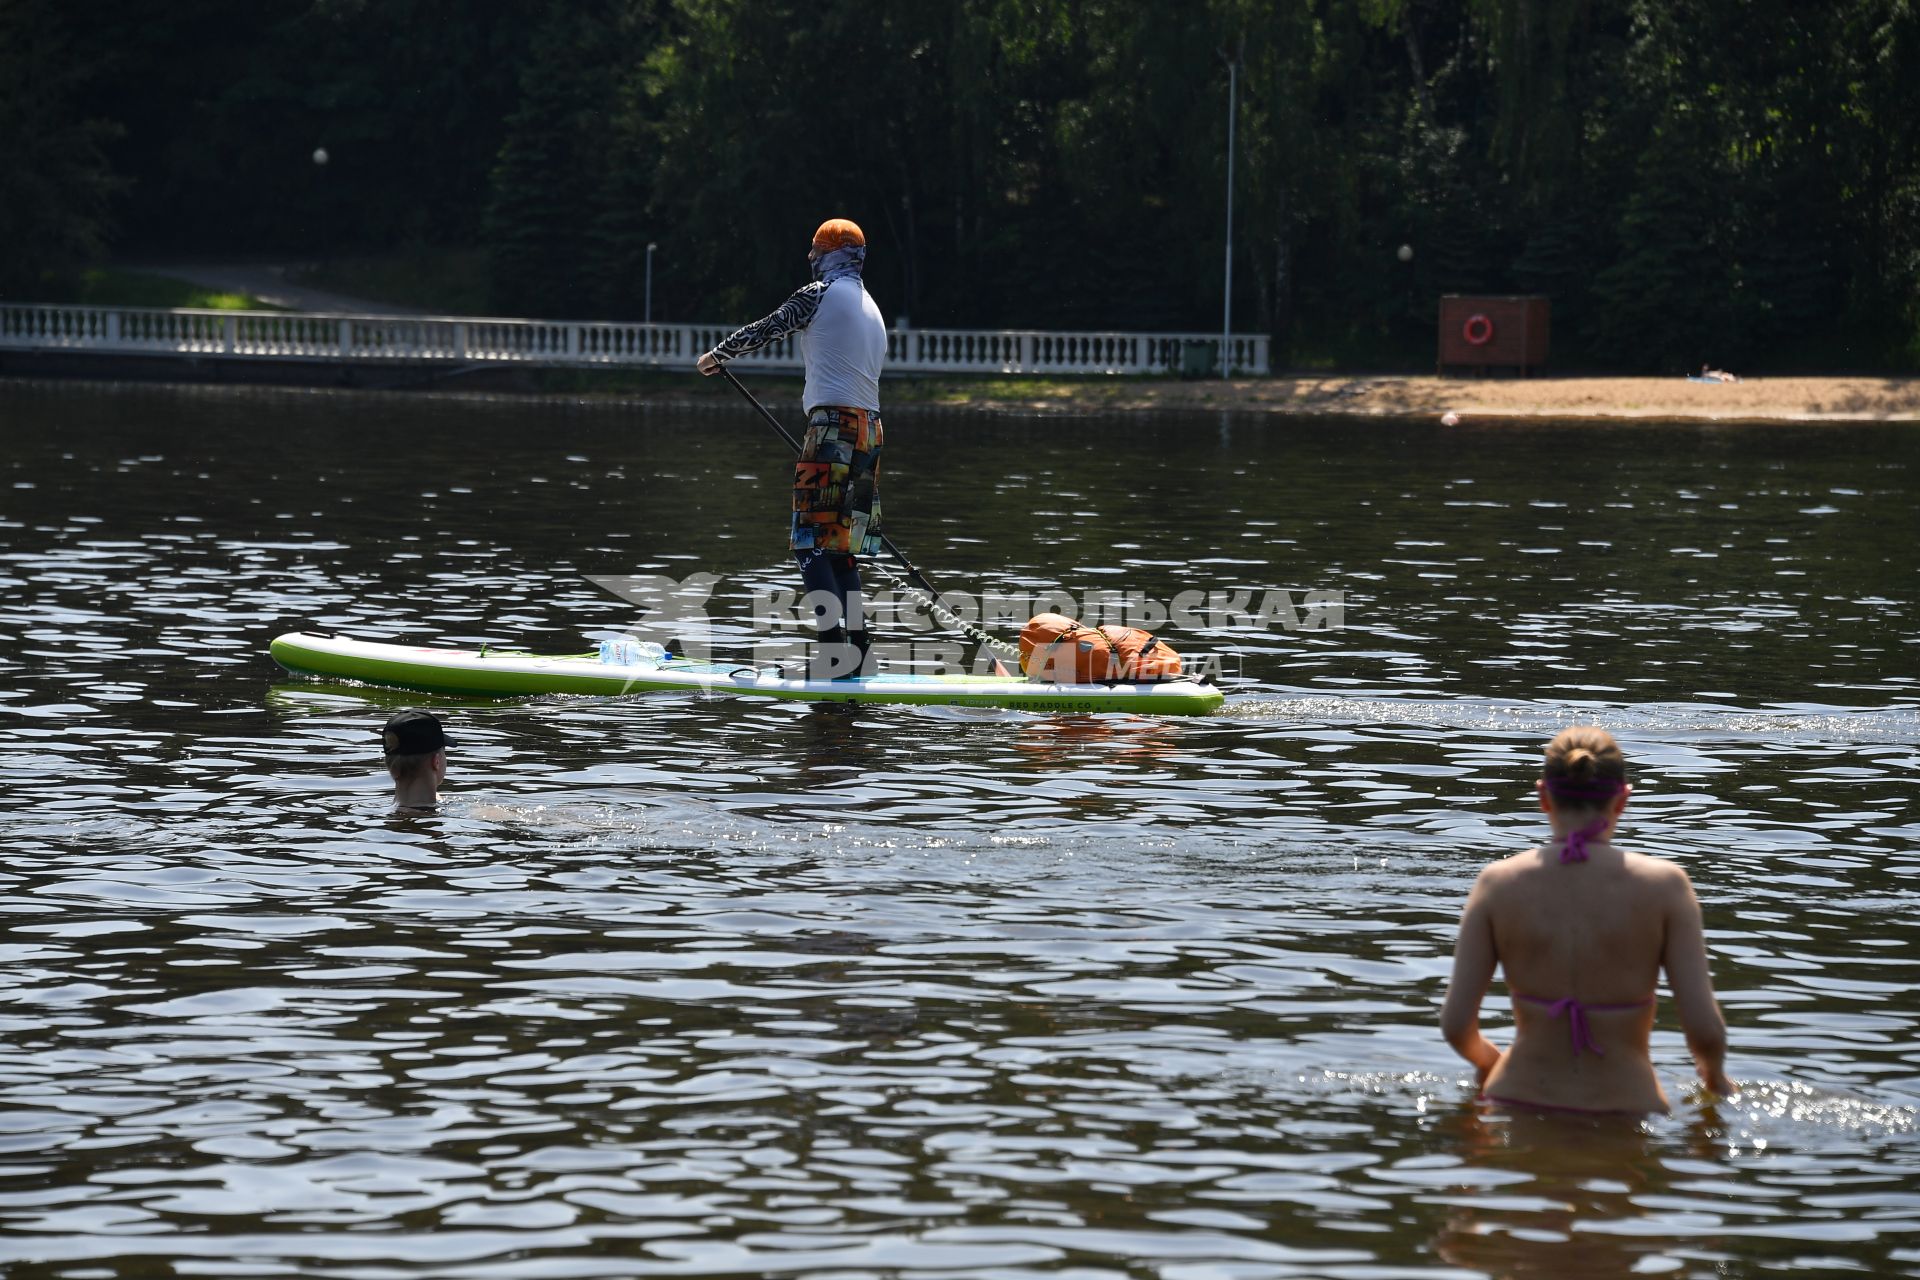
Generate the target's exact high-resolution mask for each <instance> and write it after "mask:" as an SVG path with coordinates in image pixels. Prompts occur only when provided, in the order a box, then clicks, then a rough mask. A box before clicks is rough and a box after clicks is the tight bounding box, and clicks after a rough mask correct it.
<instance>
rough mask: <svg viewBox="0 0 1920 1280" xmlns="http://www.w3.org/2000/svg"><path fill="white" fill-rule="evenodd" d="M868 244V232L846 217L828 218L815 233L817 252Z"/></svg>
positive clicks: (814, 244) (828, 251)
mask: <svg viewBox="0 0 1920 1280" xmlns="http://www.w3.org/2000/svg"><path fill="white" fill-rule="evenodd" d="M866 245H867V237H866V233H864V232H863V231H861V230H860V228H859V226H858V225H857V224H856V223H854V222H851V221H849V220H848V219H846V218H828V219H827V220H826V221H825V222H823V223H821V224H820V229H819V230H818V231H816V232H814V233H813V248H814V252H816V253H831V252H832V251H833V250H835V249H850V248H856V247H857V248H862V249H864V248H865V247H866Z"/></svg>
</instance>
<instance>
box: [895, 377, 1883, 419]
mask: <svg viewBox="0 0 1920 1280" xmlns="http://www.w3.org/2000/svg"><path fill="white" fill-rule="evenodd" d="M888 392H889V394H890V396H891V398H892V399H893V400H895V401H901V402H918V403H932V404H954V405H965V406H966V407H969V408H994V409H1013V410H1027V411H1040V412H1063V413H1086V412H1090V411H1108V410H1125V409H1227V410H1232V411H1235V412H1243V413H1297V414H1315V415H1322V414H1340V415H1353V416H1355V417H1363V418H1398V419H1406V418H1436V419H1437V418H1440V417H1442V416H1443V415H1445V414H1447V413H1454V414H1457V415H1459V417H1460V420H1461V421H1462V422H1472V421H1476V420H1477V421H1486V420H1489V419H1496V420H1497V419H1552V420H1556V421H1569V420H1585V419H1591V420H1594V421H1602V422H1603V421H1611V420H1617V419H1647V418H1651V419H1661V420H1672V421H1704V422H1728V423H1737V422H1894V421H1907V422H1912V421H1920V378H1886V377H1879V378H1875V377H1812V378H1743V379H1742V380H1741V381H1739V382H1730V383H1703V382H1690V381H1688V380H1687V379H1685V378H1681V377H1670V378H1500V379H1493V378H1439V377H1430V376H1429V377H1401V376H1341V375H1329V376H1308V377H1300V376H1295V377H1279V378H1249V379H1237V380H1235V381H1233V382H1230V383H1222V382H1219V381H1196V382H1175V381H1166V382H1158V381H1152V382H1150V381H1143V380H1135V379H1126V380H1120V379H1115V380H1110V381H1100V380H1084V379H1064V378H1062V379H1051V380H1039V379H1017V380H1016V379H1009V380H1006V381H1004V382H1001V381H995V380H992V379H984V380H978V381H975V382H971V383H969V382H965V381H961V380H957V379H955V380H946V379H942V380H939V381H937V382H935V381H927V382H923V383H920V384H918V385H916V384H915V383H914V381H912V380H910V379H890V380H889V382H888Z"/></svg>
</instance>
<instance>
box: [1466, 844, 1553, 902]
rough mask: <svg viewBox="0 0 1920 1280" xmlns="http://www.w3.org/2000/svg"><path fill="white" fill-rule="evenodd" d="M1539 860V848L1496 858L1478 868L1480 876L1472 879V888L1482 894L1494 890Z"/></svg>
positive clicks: (1508, 882) (1536, 863)
mask: <svg viewBox="0 0 1920 1280" xmlns="http://www.w3.org/2000/svg"><path fill="white" fill-rule="evenodd" d="M1539 862H1540V850H1538V849H1528V850H1526V851H1525V852H1524V853H1514V854H1509V855H1507V856H1506V857H1504V858H1496V859H1495V860H1494V861H1492V862H1489V863H1488V864H1487V865H1486V866H1484V867H1482V868H1480V877H1479V879H1477V880H1475V881H1474V888H1475V889H1476V890H1477V891H1479V892H1480V893H1482V894H1485V893H1492V892H1496V891H1498V890H1500V889H1502V888H1504V887H1505V886H1507V885H1510V884H1512V883H1513V882H1514V880H1515V879H1516V878H1517V877H1519V876H1521V875H1524V874H1525V873H1526V871H1527V869H1528V868H1529V867H1533V866H1537V865H1539Z"/></svg>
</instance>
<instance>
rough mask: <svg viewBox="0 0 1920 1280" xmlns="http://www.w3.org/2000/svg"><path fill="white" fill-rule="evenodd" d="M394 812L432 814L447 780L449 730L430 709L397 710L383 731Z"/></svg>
mask: <svg viewBox="0 0 1920 1280" xmlns="http://www.w3.org/2000/svg"><path fill="white" fill-rule="evenodd" d="M380 745H381V750H382V751H383V753H384V754H385V755H386V758H387V774H388V776H389V777H391V778H392V779H393V810H394V812H395V813H432V812H433V811H434V809H435V808H436V807H437V806H438V805H439V803H440V784H441V783H442V782H445V781H446V780H447V746H448V745H449V744H448V742H447V732H446V729H445V728H443V727H442V726H441V724H440V718H439V717H438V716H436V715H434V714H433V713H432V712H431V711H417V710H413V709H408V710H406V711H396V712H394V713H393V715H392V716H391V717H390V718H389V719H388V720H387V723H386V726H385V727H384V728H382V729H381V730H380Z"/></svg>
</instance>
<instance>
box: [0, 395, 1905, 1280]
mask: <svg viewBox="0 0 1920 1280" xmlns="http://www.w3.org/2000/svg"><path fill="white" fill-rule="evenodd" d="M789 416H790V417H792V416H795V415H792V414H791V413H789ZM888 425H889V440H888V445H887V449H888V453H887V459H886V483H885V486H884V487H885V490H886V494H887V499H888V505H887V514H888V521H889V527H890V529H891V530H892V532H893V535H894V537H895V539H896V540H897V541H898V542H899V543H900V545H901V546H902V547H904V548H905V549H907V550H908V551H909V552H910V553H912V554H913V555H914V556H915V558H916V560H918V561H919V562H920V563H921V565H922V567H923V568H924V569H926V570H927V572H928V573H929V575H930V576H932V577H933V578H934V579H935V580H936V581H938V582H940V583H941V584H942V585H943V586H952V587H954V588H956V589H960V590H975V591H978V590H983V589H993V590H999V591H1004V592H1019V591H1027V592H1032V591H1037V590H1051V589H1056V588H1057V589H1064V590H1067V591H1070V592H1073V593H1084V592H1087V591H1090V590H1094V589H1099V588H1121V589H1127V590H1135V591H1140V592H1144V593H1146V594H1148V595H1151V596H1155V597H1158V598H1170V597H1171V596H1173V595H1174V594H1175V593H1177V592H1180V591H1186V590H1199V591H1210V592H1224V593H1227V594H1228V595H1231V594H1232V593H1234V592H1236V591H1238V592H1252V593H1256V594H1257V593H1260V592H1264V591H1267V590H1270V589H1277V588H1291V589H1294V590H1296V591H1298V590H1303V589H1325V590H1343V591H1345V592H1346V593H1347V611H1346V626H1345V628H1344V629H1342V630H1330V631H1318V632H1311V631H1295V632H1287V631H1282V630H1275V629H1270V628H1267V627H1262V626H1256V625H1251V624H1247V623H1236V624H1225V623H1222V624H1221V625H1217V626H1202V627H1199V628H1196V629H1186V630H1174V631H1170V632H1168V633H1167V634H1168V637H1169V639H1171V640H1173V641H1174V642H1175V643H1176V644H1177V645H1179V646H1180V647H1181V648H1182V649H1183V650H1185V651H1187V652H1189V653H1192V654H1220V655H1222V656H1223V657H1225V658H1226V659H1227V660H1228V665H1227V671H1228V673H1229V674H1228V675H1227V677H1226V678H1225V683H1226V684H1227V685H1228V686H1229V689H1230V694H1229V699H1228V701H1227V703H1226V705H1225V708H1224V710H1223V711H1222V712H1221V714H1219V715H1218V716H1214V717H1209V718H1205V719H1191V720H1189V719H1164V720H1153V719H1141V718H1133V717H1127V716H1117V715H1116V716H1058V717H1049V716H1034V715H1024V714H1019V713H1012V712H990V711H959V710H950V709H949V710H941V709H915V708H864V709H859V710H852V711H849V710H847V709H844V708H837V709H836V708H815V707H810V706H807V705H789V704H762V703H756V702H751V701H745V700H729V699H710V698H700V697H693V696H680V695H657V694H656V695H642V696H637V697H633V698H627V699H605V700H585V699H566V698H544V699H531V700H519V701H509V702H498V703H484V702H475V701H461V700H447V699H443V700H441V702H440V704H439V709H440V712H441V714H442V715H443V716H444V717H445V718H446V719H447V720H448V722H449V728H450V732H451V733H452V735H453V737H454V740H455V746H454V748H453V751H452V767H451V776H450V778H449V781H448V797H449V799H448V803H447V804H446V805H445V807H444V809H443V811H442V812H441V813H440V814H439V815H438V816H435V817H427V818H396V817H393V816H390V815H389V814H388V812H387V804H386V795H385V791H384V789H383V783H384V778H383V776H382V775H380V774H378V773H377V772H376V770H377V766H378V761H377V759H376V757H375V754H374V746H375V743H374V733H375V730H376V728H377V726H378V724H379V723H380V721H381V720H382V719H383V718H384V717H385V715H386V714H388V712H389V711H390V710H391V709H392V708H393V707H395V706H398V705H406V704H407V701H408V699H407V698H406V696H405V695H396V694H392V693H383V692H380V691H376V690H371V689H362V688H356V687H352V686H343V685H325V684H320V683H315V682H306V681H300V680H295V679H293V678H290V677H288V676H286V675H285V674H284V673H282V672H280V671H279V670H278V669H277V668H276V667H275V666H274V665H273V664H272V662H271V661H270V660H269V659H268V657H267V655H266V645H267V642H268V640H270V639H271V638H272V637H273V636H274V635H275V634H277V633H279V632H281V631H286V630H292V629H296V628H304V629H319V630H329V631H339V632H343V633H347V634H353V635H359V636H364V637H367V638H405V639H408V640H410V641H414V642H419V643H433V642H445V643H473V642H482V641H484V642H488V643H495V644H515V645H524V646H527V647H530V648H535V649H549V650H556V651H577V650H580V649H583V648H587V647H589V646H590V644H591V643H592V640H593V638H594V637H595V636H596V635H597V634H602V633H605V632H607V631H610V630H613V629H617V628H620V627H624V626H626V625H627V624H628V623H629V622H630V621H632V617H631V614H632V606H631V605H629V604H627V603H624V602H622V601H621V600H619V599H618V598H616V597H614V596H613V595H611V594H609V593H607V592H605V591H603V590H601V589H600V588H598V587H596V586H594V585H593V584H592V583H591V582H590V581H588V578H589V577H590V576H593V575H609V574H638V573H649V574H666V575H671V576H676V577H678V576H684V575H687V574H691V573H694V572H701V571H704V572H710V573H713V574H717V575H719V576H720V579H721V585H720V587H719V588H718V589H717V591H716V593H715V597H716V599H717V600H718V601H719V602H720V609H721V612H722V614H723V615H727V616H731V617H733V619H734V621H733V622H731V623H727V622H726V621H725V618H724V617H723V626H722V628H721V632H722V638H721V643H722V645H723V647H724V646H725V645H728V644H739V645H746V644H748V643H750V641H751V635H752V632H751V629H750V628H749V626H748V625H747V621H746V618H745V614H746V611H747V601H748V600H749V599H750V598H751V596H752V594H753V593H754V592H755V591H756V590H762V589H767V588H773V587H780V586H785V585H787V579H788V576H789V575H788V565H787V562H786V558H785V553H784V551H783V541H784V528H783V521H784V515H783V509H784V506H785V502H786V495H785V491H784V487H783V486H784V483H785V474H784V472H785V467H784V465H783V454H782V446H781V445H780V444H779V442H778V441H776V440H774V439H773V438H772V437H771V436H770V435H769V434H768V433H767V432H766V431H765V428H764V427H763V426H761V425H759V424H758V423H757V422H756V421H755V420H754V419H753V418H752V417H751V416H750V415H749V414H747V413H746V412H743V411H741V410H738V409H733V408H719V407H716V408H713V409H706V410H684V409H675V410H667V409H662V408H652V409H649V408H644V407H638V406H632V405H609V404H593V405H586V404H573V403H566V402H560V401H554V400H489V399H483V398H439V397H427V396H404V395H371V394H347V393H329V392H289V391H257V390H242V389H231V388H228V389H221V388H201V389H169V388H157V387H144V388H143V387H108V386H92V385H85V384H78V383H68V384H56V383H21V382H15V383H5V382H0V855H3V856H0V911H4V913H5V919H6V931H5V935H4V940H3V941H0V1001H4V1005H3V1006H0V1272H4V1273H5V1274H6V1275H8V1276H20V1277H36V1278H37V1277H49V1276H69V1277H75V1278H83V1277H121V1276H125V1277H133V1276H153V1275H182V1276H227V1275H243V1276H271V1275H290V1274H298V1275H318V1276H337V1277H365V1278H368V1280H373V1278H385V1277H414V1276H438V1275H459V1276H478V1277H514V1278H520V1277H526V1278H532V1277H574V1276H629V1275H673V1276H760V1275H775V1276H798V1277H819V1278H821V1280H826V1278H829V1277H831V1278H834V1280H841V1278H851V1277H871V1276H900V1277H956V1278H957V1277H994V1278H999V1277H1015V1278H1017V1277H1022V1276H1037V1275H1049V1276H1072V1277H1085V1278H1091V1277H1119V1276H1127V1277H1146V1276H1153V1277H1167V1278H1169V1280H1261V1278H1264V1277H1278V1276H1297V1275H1312V1276H1340V1277H1356V1278H1358V1277H1369V1278H1371V1277H1390V1276H1411V1275H1421V1276H1427V1275H1475V1274H1494V1275H1529V1276H1530V1275H1541V1276H1548V1275H1552V1276H1565V1275H1594V1276H1608V1275H1622V1274H1627V1273H1629V1272H1638V1273H1650V1274H1672V1275H1684V1276H1709V1275H1713V1276H1719V1275H1756V1274H1761V1273H1772V1272H1776V1271H1800V1272H1805V1273H1809V1274H1828V1273H1846V1272H1855V1273H1861V1274H1872V1275H1888V1274H1914V1273H1917V1272H1920V1147H1917V1144H1920V1134H1916V1119H1917V1118H1920V1042H1917V1039H1916V1029H1917V1028H1920V1000H1916V998H1915V996H1914V984H1915V979H1916V977H1917V976H1920V974H1917V973H1916V965H1917V964H1920V961H1916V958H1915V957H1916V954H1917V950H1916V944H1917V943H1920V925H1916V923H1915V921H1916V918H1920V882H1917V880H1916V873H1917V872H1920V801H1917V800H1916V779H1917V778H1920V767H1917V766H1920V608H1917V607H1916V602H1915V590H1916V582H1920V551H1916V542H1915V538H1914V512H1915V510H1916V507H1917V506H1920V432H1915V431H1914V430H1913V428H1911V427H1898V426H1894V427H1836V426H1822V427H1818V428H1808V429H1798V428H1765V429H1753V428H1745V429H1741V428H1711V427H1695V426H1675V425H1659V424H1647V425H1635V426H1615V427H1606V428H1591V427H1588V428H1554V427H1521V426H1509V427H1497V428H1483V429H1473V430H1452V431H1448V430H1445V429H1442V428H1438V427H1427V426H1385V425H1375V424H1367V423H1359V422H1308V421H1284V420H1276V421H1262V420H1258V419H1252V418H1230V417H1222V416H1165V417H1160V416H1136V417H1126V418H1082V419H1060V418H1050V419H1044V420H1042V419H1030V418H1024V417H1014V416H989V415H960V414H943V413H937V412H932V411H910V410H904V409H903V410H901V411H900V412H897V413H895V414H893V415H892V416H891V419H890V421H889V424H888ZM1575 721H1593V722H1597V723H1600V724H1603V725H1605V726H1607V727H1609V728H1611V729H1612V730H1613V731H1614V732H1615V733H1616V734H1618V735H1619V737H1620V738H1621V739H1622V742H1623V744H1624V745H1625V747H1626V750H1627V752H1628V754H1629V757H1630V760H1631V761H1632V766H1633V768H1634V771H1635V774H1636V791H1635V795H1634V799H1633V803H1632V807H1631V808H1630V809H1629V811H1628V815H1627V822H1626V824H1625V825H1624V827H1623V837H1622V839H1623V842H1624V843H1628V844H1629V846H1630V847H1636V848H1639V849H1641V850H1643V851H1647V852H1654V853H1658V854H1661V855H1663V856H1666V857H1669V858H1672V859H1674V860H1675V861H1677V862H1679V863H1680V864H1682V865H1683V866H1685V867H1686V869H1687V870H1688V872H1689V873H1690V874H1691V875H1692V877H1693V879H1694V883H1695V885H1696V887H1697V888H1698V890H1699V893H1700V896H1701V899H1702V901H1703V903H1704V905H1705V910H1706V913H1707V923H1708V928H1709V935H1710V937H1709V940H1710V944H1711V947H1712V951H1713V965H1714V977H1715V981H1716V985H1717V986H1718V989H1719V991H1720V995H1721V999H1722V1004H1723V1006H1724V1008H1725V1010H1726V1012H1727V1017H1728V1021H1729V1023H1730V1024H1731V1034H1732V1041H1733V1052H1732V1055H1731V1058H1730V1061H1729V1069H1730V1073H1731V1074H1732V1075H1733V1076H1734V1077H1735V1078H1736V1079H1737V1080H1738V1081H1740V1082H1741V1084H1742V1086H1743V1089H1744V1092H1743V1094H1742V1096H1741V1097H1740V1099H1739V1100H1738V1101H1735V1102H1731V1103H1721V1104H1718V1105H1712V1104H1707V1103H1703V1101H1702V1100H1701V1099H1700V1098H1699V1096H1698V1095H1697V1094H1696V1093H1695V1092H1694V1091H1693V1089H1692V1088H1691V1085H1690V1078H1691V1068H1690V1064H1689V1063H1688V1061H1687V1057H1686V1051H1685V1048H1684V1045H1683V1044H1682V1041H1681V1038H1680V1035H1679V1031H1678V1027H1677V1024H1676V1022H1675V1021H1674V1019H1673V1017H1672V1015H1671V1011H1670V1010H1667V1009H1664V1008H1663V1011H1662V1015H1661V1019H1660V1023H1659V1029H1658V1030H1657V1031H1656V1033H1655V1041H1654V1051H1655V1059H1656V1064H1657V1066H1658V1067H1659V1069H1660V1072H1661V1074H1662V1076H1663V1078H1664V1079H1665V1081H1666V1083H1667V1086H1668V1089H1669V1092H1670V1093H1672V1094H1673V1096H1674V1099H1675V1109H1674V1111H1673V1113H1672V1114H1671V1115H1669V1116H1660V1117H1655V1118H1652V1119H1649V1120H1647V1121H1645V1122H1640V1123H1635V1122H1627V1121H1594V1120H1569V1119H1560V1118H1539V1117H1528V1116H1512V1115H1501V1114H1482V1113H1481V1112H1479V1111H1478V1110H1476V1108H1475V1106H1474V1104H1473V1102H1472V1093H1473V1090H1472V1087H1471V1081H1470V1079H1469V1073H1468V1071H1467V1069H1466V1067H1465V1064H1463V1063H1461V1062H1459V1061H1458V1060H1456V1059H1454V1058H1453V1057H1452V1056H1451V1054H1450V1052H1449V1051H1448V1050H1447V1048H1446V1045H1445V1044H1444V1042H1443V1041H1442V1040H1441V1039H1440V1036H1439V1034H1438V1031H1437V1029H1436V1025H1435V1019H1436V1014H1437V1009H1438V1002H1439V998H1440V995H1441V991H1442V988H1443V986H1444V983H1445V977H1446V972H1447V967H1448V963H1449V955H1450V951H1451V943H1452V928H1453V923H1454V919H1455V917H1456V915H1457V913H1458V911H1459V907H1460V904H1461V902H1462V900H1463V898H1464V895H1465V893H1466V890H1467V887H1468V885H1469V884H1470V883H1471V881H1472V878H1473V876H1474V874H1475V873H1476V871H1477V870H1478V868H1479V867H1480V866H1481V865H1482V864H1483V863H1484V862H1485V861H1486V860H1487V859H1489V858H1491V857H1494V856H1497V855H1499V854H1501V853H1503V852H1509V851H1513V850H1516V849H1519V848H1522V847H1524V846H1525V845H1526V844H1527V843H1529V842H1531V841H1532V840H1534V839H1535V838H1537V837H1538V836H1539V835H1540V833H1541V830H1542V828H1541V821H1540V815H1539V813H1538V812H1537V811H1536V810H1535V809H1534V808H1533V806H1532V804H1531V803H1530V802H1531V789H1530V784H1531V779H1532V777H1533V775H1534V771H1535V769H1536V767H1537V761H1538V757H1539V750H1540V747H1541V745H1542V744H1543V742H1544V741H1545V739H1546V738H1547V737H1548V736H1550V735H1551V734H1552V733H1553V732H1554V731H1555V730H1557V729H1559V728H1561V727H1563V726H1564V725H1566V724H1568V723H1573V722H1575ZM1486 1014H1487V1017H1488V1021H1489V1023H1490V1024H1491V1025H1493V1026H1496V1027H1498V1026H1501V1025H1504V1019H1505V1013H1504V1002H1503V1001H1501V1000H1500V999H1498V997H1497V995H1496V997H1494V998H1490V999H1489V1001H1488V1004H1487V1009H1486Z"/></svg>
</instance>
